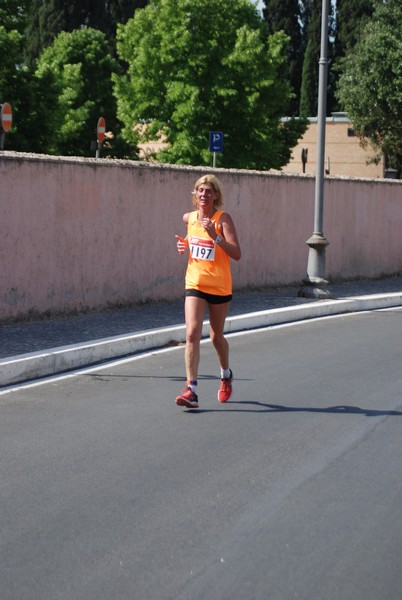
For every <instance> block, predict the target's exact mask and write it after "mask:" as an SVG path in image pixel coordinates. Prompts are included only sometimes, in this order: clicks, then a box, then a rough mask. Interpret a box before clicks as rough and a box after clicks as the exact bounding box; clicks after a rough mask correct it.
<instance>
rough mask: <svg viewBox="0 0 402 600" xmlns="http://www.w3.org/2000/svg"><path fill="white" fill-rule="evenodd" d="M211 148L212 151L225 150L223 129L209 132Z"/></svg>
mask: <svg viewBox="0 0 402 600" xmlns="http://www.w3.org/2000/svg"><path fill="white" fill-rule="evenodd" d="M209 150H210V152H222V151H223V133H222V131H210V132H209Z"/></svg>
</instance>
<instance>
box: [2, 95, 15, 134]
mask: <svg viewBox="0 0 402 600" xmlns="http://www.w3.org/2000/svg"><path fill="white" fill-rule="evenodd" d="M12 124H13V111H12V110H11V106H10V104H9V103H8V102H4V104H2V105H1V128H2V130H3V131H4V133H7V132H8V131H10V129H11V127H12Z"/></svg>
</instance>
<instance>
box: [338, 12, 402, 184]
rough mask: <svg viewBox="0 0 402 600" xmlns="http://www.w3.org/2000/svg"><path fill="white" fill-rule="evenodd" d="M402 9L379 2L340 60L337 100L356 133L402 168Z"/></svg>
mask: <svg viewBox="0 0 402 600" xmlns="http://www.w3.org/2000/svg"><path fill="white" fill-rule="evenodd" d="M401 40H402V4H401V3H400V0H387V1H386V2H382V1H381V0H378V1H377V2H376V5H375V11H374V14H373V17H372V19H371V20H370V21H369V22H368V23H367V25H366V27H365V29H364V32H363V34H362V35H361V36H360V38H359V40H358V41H357V42H356V44H355V46H354V47H353V49H352V50H351V51H350V52H349V53H348V54H347V55H346V56H345V58H344V59H343V61H342V63H341V66H342V73H341V75H340V78H339V83H338V98H339V101H340V103H341V105H342V107H343V109H344V110H345V111H346V112H347V113H348V114H349V116H350V119H351V121H352V122H353V124H354V126H355V128H356V129H357V131H358V132H359V134H360V135H361V136H362V137H363V138H367V139H369V140H370V141H371V143H372V145H373V147H374V148H376V149H377V150H380V151H381V152H383V153H384V154H385V156H386V159H387V165H388V167H391V168H395V169H397V171H398V173H399V176H401V167H402V42H401Z"/></svg>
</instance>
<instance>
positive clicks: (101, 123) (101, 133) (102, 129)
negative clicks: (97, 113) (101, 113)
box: [96, 117, 106, 158]
mask: <svg viewBox="0 0 402 600" xmlns="http://www.w3.org/2000/svg"><path fill="white" fill-rule="evenodd" d="M105 136H106V121H105V119H104V117H99V120H98V124H97V126H96V138H97V144H96V158H99V157H100V151H101V149H102V144H103V140H104V139H105Z"/></svg>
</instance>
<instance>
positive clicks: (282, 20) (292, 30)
mask: <svg viewBox="0 0 402 600" xmlns="http://www.w3.org/2000/svg"><path fill="white" fill-rule="evenodd" d="M264 4H265V8H264V9H263V11H262V13H263V17H264V20H265V21H266V23H267V29H268V33H269V34H272V33H275V32H276V31H284V32H285V33H286V35H288V36H289V38H290V43H289V51H288V61H287V66H286V71H285V77H286V78H287V79H288V80H289V82H290V85H291V87H292V91H293V94H294V98H293V99H292V100H291V102H290V106H289V108H288V113H289V115H292V116H293V115H298V114H299V103H300V86H301V72H302V66H303V56H304V50H305V47H304V38H303V35H302V6H301V4H300V2H299V1H298V0H265V1H264Z"/></svg>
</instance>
